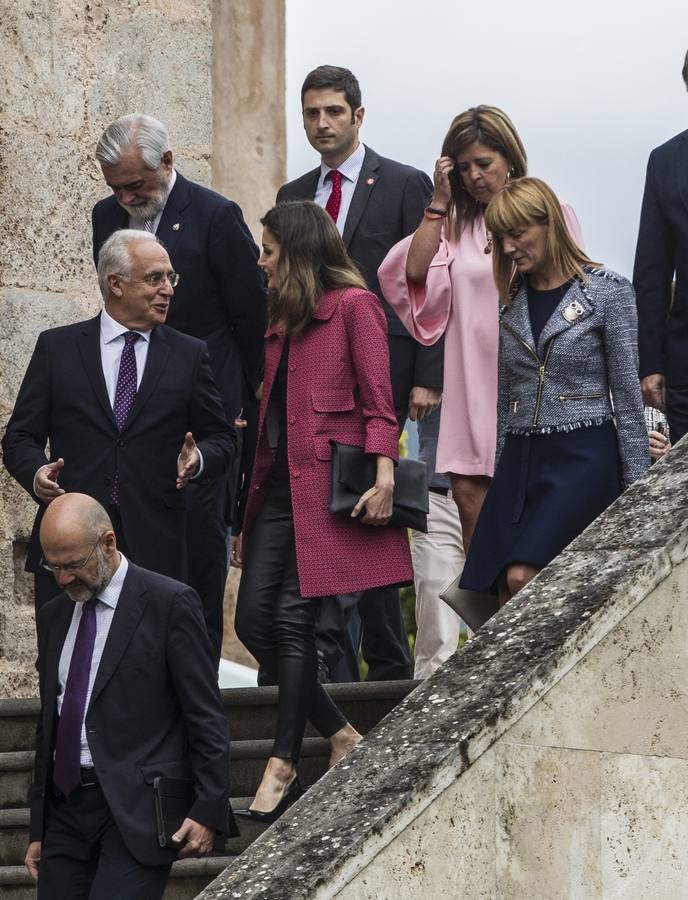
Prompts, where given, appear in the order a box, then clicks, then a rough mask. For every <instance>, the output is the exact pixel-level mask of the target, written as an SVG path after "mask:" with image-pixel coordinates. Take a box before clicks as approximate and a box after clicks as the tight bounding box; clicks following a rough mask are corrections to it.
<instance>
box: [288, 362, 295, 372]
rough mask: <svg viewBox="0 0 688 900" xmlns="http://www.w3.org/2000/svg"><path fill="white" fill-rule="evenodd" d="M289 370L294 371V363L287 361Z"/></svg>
mask: <svg viewBox="0 0 688 900" xmlns="http://www.w3.org/2000/svg"><path fill="white" fill-rule="evenodd" d="M289 371H290V372H295V371H296V364H295V363H289Z"/></svg>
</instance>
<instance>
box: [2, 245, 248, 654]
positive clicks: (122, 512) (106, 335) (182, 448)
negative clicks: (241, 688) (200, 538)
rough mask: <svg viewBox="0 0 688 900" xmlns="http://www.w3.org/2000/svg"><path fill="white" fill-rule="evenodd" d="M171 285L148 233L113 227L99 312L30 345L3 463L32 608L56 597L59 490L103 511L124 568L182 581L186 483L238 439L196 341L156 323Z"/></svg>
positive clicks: (226, 465) (216, 471) (226, 457)
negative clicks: (17, 504) (48, 562)
mask: <svg viewBox="0 0 688 900" xmlns="http://www.w3.org/2000/svg"><path fill="white" fill-rule="evenodd" d="M178 281H179V276H178V275H177V274H176V272H175V271H174V270H173V268H172V266H171V264H170V260H169V257H168V255H167V253H166V251H165V249H164V247H163V246H162V244H161V243H160V242H159V241H158V240H157V238H156V237H155V235H153V234H151V233H150V232H148V231H139V230H135V229H125V230H121V231H117V232H115V234H113V235H112V236H111V237H110V238H109V239H108V240H107V241H106V242H105V244H103V247H102V248H101V251H100V254H99V257H98V282H99V285H100V290H101V293H102V296H103V310H102V311H101V313H100V314H99V315H98V316H96V317H95V318H94V319H90V320H88V321H86V322H79V323H77V324H75V325H68V326H66V327H63V328H53V329H50V330H49V331H44V332H43V333H42V334H41V335H40V336H39V338H38V342H37V344H36V348H35V350H34V353H33V356H32V358H31V361H30V363H29V367H28V369H27V372H26V375H25V376H24V381H23V383H22V386H21V388H20V390H19V394H18V396H17V401H16V404H15V408H14V412H13V413H12V417H11V419H10V421H9V424H8V426H7V432H6V434H5V438H4V440H3V450H4V462H5V466H6V467H7V469H8V470H9V472H10V474H11V475H12V476H13V477H14V478H15V479H16V480H17V481H18V482H19V484H21V485H22V487H23V488H25V490H27V491H28V493H29V494H31V496H32V497H33V498H34V500H36V501H37V503H38V511H37V514H36V520H35V523H34V528H33V533H32V536H31V541H30V543H29V551H28V556H27V564H26V568H27V571H29V572H33V573H34V575H35V584H36V604H37V608H38V607H39V606H41V605H42V604H43V603H44V602H45V601H46V600H48V599H49V598H50V597H52V596H54V595H55V594H56V592H57V591H58V590H59V588H57V587H56V584H55V580H54V578H52V577H50V576H49V574H48V572H46V571H45V568H44V567H42V566H41V551H40V545H39V542H38V529H39V527H40V522H41V518H42V515H43V512H44V511H45V508H46V506H47V505H48V504H50V503H51V502H52V500H53V499H54V498H55V497H57V496H59V495H61V494H63V493H65V492H73V491H78V492H80V493H84V494H89V495H90V496H91V497H94V498H95V499H96V500H98V501H99V502H100V503H101V504H102V505H103V506H104V507H105V508H106V509H107V510H108V513H109V515H110V518H111V519H112V522H113V525H114V528H115V532H116V534H117V543H118V545H119V547H120V548H121V549H122V550H123V552H124V553H125V554H126V555H127V556H128V557H129V558H130V559H131V560H132V561H133V562H135V563H137V564H138V565H141V566H144V567H145V568H147V569H151V570H152V571H155V572H160V573H162V574H164V575H169V576H170V577H172V578H176V579H178V580H180V581H185V580H186V578H187V562H186V526H187V516H186V506H187V498H186V491H187V486H188V484H189V483H190V482H191V481H194V482H195V481H202V480H203V479H207V478H208V479H218V478H220V477H226V475H227V473H228V471H229V469H230V467H231V466H232V464H233V461H234V458H235V454H236V437H235V433H234V427H233V426H232V425H230V423H229V421H228V419H227V416H226V414H225V411H224V408H223V404H222V400H221V398H220V395H219V392H218V390H217V387H216V386H215V382H214V380H213V376H212V373H211V370H210V363H209V359H208V351H207V348H206V346H205V343H204V342H203V341H201V340H198V339H197V338H193V337H190V336H188V335H183V334H180V333H179V332H177V331H175V330H173V329H171V328H169V327H167V326H166V325H165V320H166V318H167V313H168V310H169V306H170V302H171V300H172V296H173V293H174V287H175V285H176V284H177V283H178ZM46 443H49V446H50V458H49V459H46V455H45V449H46ZM74 566H78V561H77V562H74ZM211 639H212V636H211ZM220 640H221V637H220V638H219V639H218V638H217V636H216V639H215V641H214V643H213V653H214V656H215V658H216V660H219V653H220V643H219V641H220Z"/></svg>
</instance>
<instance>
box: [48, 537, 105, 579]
mask: <svg viewBox="0 0 688 900" xmlns="http://www.w3.org/2000/svg"><path fill="white" fill-rule="evenodd" d="M106 534H107V531H104V532H103V533H102V534H101V536H100V537H99V538H98V540H97V541H96V542H95V544H94V545H93V546H92V547H91V552H90V553H89V554H88V556H87V557H86V559H82V560H79V561H78V562H68V563H61V564H57V565H56V564H53V563H49V562H47V561H46V559H45V557H44V556H41V566H42V567H43V568H44V569H45V570H46V572H51V573H52V574H53V575H57V573H58V572H66V573H67V574H68V575H69V574H70V573H71V572H78V571H79V569H83V568H84V566H87V565H88V564H89V562H90V561H91V557H92V556H93V554H94V553H95V552H96V547H97V546H98V544H99V543H100V542H101V541H102V540H103V538H104V537H105V535H106Z"/></svg>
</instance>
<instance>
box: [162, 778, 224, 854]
mask: <svg viewBox="0 0 688 900" xmlns="http://www.w3.org/2000/svg"><path fill="white" fill-rule="evenodd" d="M153 793H154V795H155V818H156V820H157V825H158V843H159V844H160V846H161V847H175V848H176V847H178V846H179V845H178V844H175V843H174V841H173V840H172V835H173V834H174V833H175V832H177V831H178V830H179V828H180V826H181V824H182V822H183V821H184V819H185V818H186V817H187V816H188V814H189V810H190V809H191V807H192V806H193V803H194V785H193V781H191V779H189V778H165V777H163V776H158V777H157V778H154V779H153ZM226 834H227V837H230V838H231V837H237V835H238V834H239V829H238V828H237V824H236V821H235V819H234V813H233V812H232V808H231V807H228V809H227V831H226ZM224 846H225V835H222V834H218V835H216V837H215V849H216V850H218V851H223V850H224Z"/></svg>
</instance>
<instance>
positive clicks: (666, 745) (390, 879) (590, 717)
mask: <svg viewBox="0 0 688 900" xmlns="http://www.w3.org/2000/svg"><path fill="white" fill-rule="evenodd" d="M687 509H688V441H683V442H682V443H680V444H679V445H678V446H677V447H676V448H674V450H672V451H671V453H670V454H669V455H668V457H667V458H666V460H665V461H663V462H661V463H658V464H657V465H656V466H654V467H653V469H652V470H651V472H649V473H648V474H647V475H646V476H645V477H644V478H643V479H641V480H640V481H639V482H638V483H637V484H635V485H634V486H633V487H632V488H631V489H630V490H629V491H627V492H626V493H625V494H624V495H623V496H622V497H621V498H620V499H619V500H618V501H617V502H616V503H615V504H614V505H613V506H612V507H611V508H610V509H609V510H607V512H606V513H604V514H603V515H602V516H601V517H600V518H599V519H598V520H597V521H596V522H594V523H593V524H592V525H591V526H590V528H588V529H587V530H586V531H585V532H584V533H583V534H582V535H581V536H580V537H579V538H578V539H577V540H576V541H574V542H573V544H571V545H570V546H569V547H568V548H567V549H566V550H565V551H564V552H563V553H562V554H561V555H560V556H559V557H558V559H556V560H555V561H554V562H553V563H552V564H551V565H550V566H548V567H547V568H546V569H545V570H544V571H543V572H542V573H541V574H540V575H539V576H538V577H537V578H536V579H535V580H534V581H533V582H532V583H531V585H529V586H528V588H526V589H525V590H524V591H522V592H521V594H519V595H518V596H517V597H516V598H514V600H512V601H511V602H510V603H509V604H508V605H507V606H506V607H505V608H504V609H503V610H502V611H501V612H500V613H499V614H498V615H497V616H495V618H494V619H492V620H491V621H490V622H488V623H487V624H486V625H485V626H484V627H483V628H482V629H481V630H480V631H479V632H478V633H477V634H476V636H475V638H474V639H473V640H471V641H469V642H468V643H467V644H466V645H465V646H464V647H463V649H462V650H460V651H459V652H458V653H456V654H455V655H454V656H453V657H452V658H451V659H450V660H448V661H447V662H446V663H445V664H444V665H443V666H442V667H441V668H440V669H439V670H438V671H437V672H436V673H435V674H434V675H433V676H432V677H431V678H430V679H429V680H428V681H427V682H425V683H424V684H422V685H421V686H420V687H418V688H417V689H416V690H415V691H414V692H413V693H412V694H411V695H409V697H408V698H407V699H406V700H405V701H404V702H403V703H402V704H400V705H399V706H398V707H397V708H396V709H395V710H394V711H393V712H392V713H391V714H390V715H389V716H387V718H385V719H383V720H382V722H381V723H380V724H379V725H378V727H377V728H376V729H374V730H373V731H371V732H370V733H369V734H368V735H367V736H366V738H365V739H364V740H363V741H362V743H361V744H359V746H358V747H357V748H356V749H355V750H354V751H353V752H352V753H351V754H350V755H349V756H348V757H347V758H346V759H345V760H344V761H343V763H342V764H341V765H339V766H337V767H336V768H335V769H333V770H332V771H331V772H329V773H328V774H327V775H326V776H325V777H324V778H323V779H321V781H319V782H318V783H317V784H316V785H315V786H314V787H313V788H311V789H310V790H309V791H308V793H307V794H306V795H305V796H304V797H303V798H302V799H301V800H300V801H299V802H298V803H297V804H296V805H295V806H294V807H292V808H291V809H290V810H289V811H288V812H287V813H286V814H285V815H284V816H283V817H282V818H281V819H280V820H279V821H278V822H277V823H276V824H275V825H274V826H272V828H271V829H269V830H268V831H267V832H266V833H265V834H264V835H263V837H262V838H261V839H260V840H259V841H258V842H256V843H255V844H253V845H252V846H251V847H249V849H248V850H247V851H246V852H245V853H244V854H242V856H241V857H240V858H239V859H238V860H237V861H236V862H235V863H233V864H232V865H231V866H230V867H229V868H228V869H226V870H225V872H224V873H223V874H222V875H220V876H219V877H218V878H217V879H216V880H215V881H214V882H213V883H212V884H211V885H210V886H209V887H208V888H207V889H206V890H205V891H204V892H203V893H202V894H201V895H200V897H201V898H202V900H211V898H213V900H225V898H227V900H228V898H233V897H239V896H240V897H246V898H249V897H270V898H271V900H301V898H309V900H324V898H331V897H337V898H340V900H373V898H375V900H392V898H395V900H396V898H401V900H411V898H413V900H415V898H418V897H432V898H434V897H443V896H447V897H457V896H461V897H469V898H471V900H474V898H475V900H477V898H493V897H499V898H505V900H517V898H518V900H522V898H525V897H528V898H531V897H533V898H535V897H537V898H547V900H559V898H561V900H569V898H581V900H583V898H584V900H602V898H610V897H617V898H628V900H631V898H633V900H635V898H638V897H652V900H674V898H676V897H685V896H687V895H688V858H687V857H686V854H685V852H684V847H685V841H686V837H687V836H688V787H687V785H688V717H687V716H686V708H688V604H687V603H686V597H687V596H688V523H687V522H686V510H687Z"/></svg>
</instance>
